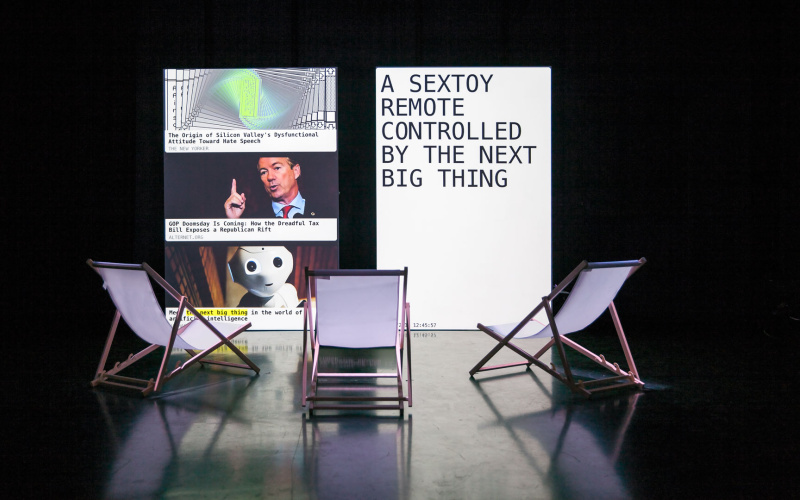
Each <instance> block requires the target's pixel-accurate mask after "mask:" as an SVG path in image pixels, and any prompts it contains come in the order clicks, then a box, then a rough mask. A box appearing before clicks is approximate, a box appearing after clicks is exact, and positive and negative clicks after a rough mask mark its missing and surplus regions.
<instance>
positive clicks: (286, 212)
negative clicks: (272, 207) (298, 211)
mask: <svg viewBox="0 0 800 500" xmlns="http://www.w3.org/2000/svg"><path fill="white" fill-rule="evenodd" d="M291 209H292V206H291V205H286V206H285V207H283V208H282V209H281V210H283V218H284V219H288V218H289V210H291Z"/></svg>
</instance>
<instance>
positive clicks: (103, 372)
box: [87, 259, 260, 396]
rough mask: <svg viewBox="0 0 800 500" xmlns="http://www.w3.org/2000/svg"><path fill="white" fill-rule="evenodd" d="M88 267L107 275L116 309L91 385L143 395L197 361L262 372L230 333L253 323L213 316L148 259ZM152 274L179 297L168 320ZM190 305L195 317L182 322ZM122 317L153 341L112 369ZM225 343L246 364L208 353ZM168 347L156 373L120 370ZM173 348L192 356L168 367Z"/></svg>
mask: <svg viewBox="0 0 800 500" xmlns="http://www.w3.org/2000/svg"><path fill="white" fill-rule="evenodd" d="M87 264H89V267H91V268H92V269H94V270H95V271H96V272H97V274H99V275H100V277H102V278H103V288H105V289H106V290H107V291H108V293H109V295H110V296H111V300H112V301H113V302H114V305H115V306H116V307H117V311H116V314H115V315H114V319H113V321H112V323H111V329H110V331H109V332H108V338H107V339H106V345H105V348H104V349H103V355H102V356H101V358H100V363H99V364H98V366H97V372H96V373H95V377H94V380H92V386H93V387H97V386H99V385H104V386H113V387H123V388H128V389H136V390H139V391H141V393H142V395H143V396H147V395H149V394H151V393H153V392H158V391H160V390H161V388H162V387H163V386H164V383H165V382H167V381H168V380H170V379H172V378H173V377H175V376H177V375H179V374H180V373H182V372H184V371H185V370H186V369H187V368H188V367H190V366H192V365H194V364H195V363H202V364H214V365H221V366H227V367H235V368H243V369H250V370H253V371H254V372H256V374H258V373H259V371H260V370H259V368H258V366H256V365H255V363H253V362H252V361H250V359H249V358H248V357H247V356H245V355H244V354H243V353H242V352H241V351H240V350H239V348H238V347H236V346H235V345H233V343H232V342H231V339H233V338H234V337H236V336H237V335H239V334H240V333H242V332H243V331H245V330H247V329H248V328H250V323H231V322H211V321H208V320H207V319H206V318H205V317H203V315H202V314H200V313H199V312H198V311H197V309H195V307H194V306H193V305H192V304H190V303H189V301H188V300H187V299H186V297H184V296H182V295H181V294H180V293H178V291H177V290H175V288H173V287H172V286H171V285H170V284H169V283H167V282H166V280H164V278H162V277H161V276H159V275H158V273H156V272H155V271H154V270H153V269H152V268H151V267H150V266H148V265H147V264H146V263H143V264H115V263H109V262H95V261H92V260H91V259H90V260H88V261H87ZM151 280H152V281H155V282H156V283H157V284H158V285H160V286H161V287H162V288H163V289H164V290H166V292H167V293H169V294H170V295H171V296H172V297H173V298H175V300H177V301H179V306H178V313H177V315H176V317H175V320H174V321H173V322H172V323H171V324H170V322H169V321H167V319H166V317H165V315H164V311H163V310H162V309H161V306H160V305H159V303H158V300H157V299H156V296H155V293H154V291H153V286H152V284H151ZM187 310H188V311H189V312H190V313H191V314H193V315H194V316H195V318H196V319H194V320H192V321H189V322H187V323H186V324H184V325H181V318H182V317H183V314H184V311H187ZM120 318H122V319H124V320H125V323H127V325H128V326H129V327H130V328H131V330H133V332H134V333H136V335H138V336H139V337H140V338H141V339H142V340H144V341H145V342H147V343H149V344H150V345H149V346H147V347H146V348H144V349H143V350H141V351H140V352H138V353H137V354H131V355H130V356H129V357H128V359H126V360H124V361H122V362H117V363H116V364H114V366H113V367H112V368H111V369H108V370H107V369H106V362H107V361H108V356H109V353H110V351H111V346H112V344H113V342H114V336H115V334H116V331H117V326H118V325H119V320H120ZM221 346H226V347H227V348H228V349H230V350H231V352H233V353H234V354H236V355H237V356H238V357H239V358H240V359H241V360H242V361H243V362H244V364H238V363H230V362H226V361H216V360H211V359H206V356H208V355H209V354H211V353H212V352H214V351H215V350H216V349H217V348H219V347H221ZM160 347H165V348H166V350H165V351H164V355H163V358H162V360H161V367H160V368H159V370H158V372H157V374H156V377H155V379H149V380H148V379H139V378H135V377H127V376H122V375H119V373H120V372H121V371H122V370H124V369H125V368H127V367H129V366H131V365H132V364H134V363H135V362H137V361H139V360H141V359H142V358H144V357H146V356H147V355H148V354H150V353H152V352H153V351H155V350H157V349H159V348H160ZM173 348H175V349H183V350H185V351H186V352H187V353H188V354H189V356H190V358H189V359H188V360H186V361H184V362H183V363H179V364H178V365H177V367H176V368H175V369H173V370H172V371H168V369H167V364H168V362H169V357H170V354H171V353H172V350H173Z"/></svg>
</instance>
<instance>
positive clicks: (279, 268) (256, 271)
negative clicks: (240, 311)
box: [228, 246, 300, 307]
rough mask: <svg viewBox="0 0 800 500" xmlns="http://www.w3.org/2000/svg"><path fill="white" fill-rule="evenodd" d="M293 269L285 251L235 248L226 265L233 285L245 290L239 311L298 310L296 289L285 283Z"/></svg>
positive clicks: (290, 255)
mask: <svg viewBox="0 0 800 500" xmlns="http://www.w3.org/2000/svg"><path fill="white" fill-rule="evenodd" d="M293 269H294V258H293V257H292V254H291V252H289V250H287V249H286V247H282V246H243V247H239V248H238V249H237V250H236V251H235V252H234V254H233V256H232V257H231V258H230V260H229V261H228V271H229V272H230V275H231V279H232V280H233V282H234V283H237V284H239V285H241V286H242V287H244V288H246V289H247V293H246V294H245V295H244V296H242V298H241V300H240V301H239V307H298V306H299V305H300V300H299V299H298V297H297V289H295V287H294V285H292V284H291V283H287V282H286V280H287V279H288V278H289V276H290V275H291V274H292V270H293Z"/></svg>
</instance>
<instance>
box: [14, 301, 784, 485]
mask: <svg viewBox="0 0 800 500" xmlns="http://www.w3.org/2000/svg"><path fill="white" fill-rule="evenodd" d="M620 314H622V313H620ZM623 322H624V319H623ZM93 328H95V327H94V326H93ZM96 328H102V327H100V326H97V327H96ZM106 328H107V326H106ZM727 328H728V327H725V329H723V327H718V330H715V329H714V327H697V328H696V329H694V330H692V329H691V328H690V327H682V328H680V329H677V330H678V331H673V330H670V329H667V328H663V327H662V328H660V329H658V328H653V327H645V326H641V325H633V326H631V325H626V333H627V335H628V340H629V342H630V345H631V349H632V351H633V354H634V357H635V360H636V364H637V367H638V369H639V372H640V374H641V376H642V378H643V379H644V381H645V383H646V386H645V388H644V390H642V391H638V392H637V391H634V392H631V391H628V392H621V393H617V394H609V395H605V396H602V397H597V398H596V399H590V400H585V399H583V398H581V397H579V396H574V395H572V394H570V393H569V392H568V391H567V390H566V389H565V388H564V387H563V386H562V385H561V384H559V383H557V382H555V381H554V380H553V379H552V378H551V377H550V376H549V375H547V374H546V373H544V372H542V371H540V370H538V369H534V370H532V371H531V370H525V369H524V367H523V368H512V369H508V370H504V371H495V372H488V373H485V374H479V375H477V376H476V377H475V378H474V379H471V378H470V376H469V373H468V371H469V369H470V368H471V367H472V366H473V365H474V364H475V363H476V362H477V360H479V359H480V358H481V357H482V356H483V354H485V353H486V352H487V351H488V350H489V349H490V348H491V347H492V346H493V341H492V340H491V339H490V338H489V337H487V336H486V335H484V334H482V333H480V332H477V331H457V332H441V331H439V332H412V363H413V365H412V367H413V372H412V373H413V407H412V408H410V409H407V410H406V412H405V414H404V415H403V416H402V417H400V416H399V415H398V412H396V411H384V412H349V413H342V414H336V413H334V412H322V411H319V412H315V413H314V415H313V416H309V415H308V412H307V411H304V409H303V408H302V407H301V405H300V395H301V377H300V370H301V366H302V364H301V363H302V358H301V356H302V332H247V333H246V334H244V336H243V337H241V338H240V339H241V342H240V346H241V345H243V346H244V347H243V349H246V353H247V354H248V355H249V356H250V357H251V358H252V359H253V360H254V361H255V362H256V363H257V364H258V365H260V367H261V369H262V372H261V375H260V376H252V375H250V374H243V373H242V372H237V371H236V370H230V369H215V368H202V369H201V368H198V367H194V368H192V369H191V370H190V371H189V372H188V373H186V374H184V375H181V376H180V377H178V378H176V379H174V380H173V381H171V382H169V383H168V384H167V385H166V387H165V390H164V391H163V392H162V393H159V394H157V395H155V396H151V397H149V398H141V397H139V396H137V395H135V394H131V393H128V392H120V391H114V390H104V389H92V388H90V387H89V383H88V382H89V380H90V379H91V378H92V375H93V373H94V369H95V365H96V363H97V360H98V359H99V354H100V351H101V350H102V342H103V337H104V335H105V331H97V332H94V333H95V334H93V335H91V337H92V339H93V340H96V342H90V341H88V340H87V341H86V342H84V343H82V344H80V345H79V346H78V347H79V348H75V347H72V348H67V349H66V352H64V353H63V354H64V357H61V356H59V357H58V358H57V360H52V364H50V366H41V367H30V368H29V371H30V372H36V374H35V375H31V378H29V379H28V381H27V382H28V383H26V384H24V385H25V386H26V387H28V388H27V390H26V391H25V393H24V394H22V393H21V392H20V388H19V387H16V388H14V389H12V390H10V391H6V398H5V413H6V414H7V415H9V416H12V418H11V421H12V422H13V423H12V425H11V426H6V431H8V432H10V433H11V436H10V437H11V439H10V440H9V441H7V442H11V441H13V443H14V444H18V445H19V446H15V447H13V448H12V449H13V453H9V448H6V460H13V461H14V463H15V464H16V465H21V467H22V468H23V470H26V471H29V472H31V471H33V472H34V476H33V477H35V478H36V479H35V480H30V479H27V480H16V481H15V480H13V479H9V482H8V486H7V488H6V490H7V491H9V489H10V491H11V492H12V493H15V495H16V496H15V497H32V498H135V499H141V498H215V499H217V498H287V499H289V498H298V499H303V498H346V499H353V498H377V499H393V498H423V499H427V498H452V499H462V498H478V499H483V498H486V499H492V498H502V499H505V498H545V499H548V498H592V499H594V498H614V499H618V498H620V499H621V498H642V499H645V498H646V499H650V498H756V497H759V498H761V497H763V498H787V497H791V496H795V495H796V494H797V491H798V490H797V488H798V486H800V484H798V483H799V482H800V481H799V480H798V477H800V476H798V472H800V471H799V470H798V468H797V466H796V463H797V462H798V460H797V459H796V456H797V452H796V450H797V430H796V429H797V427H798V423H800V422H799V421H798V416H800V411H798V403H797V396H798V386H797V382H798V376H797V374H796V371H797V366H798V363H797V361H798V354H797V351H798V347H800V342H796V341H795V340H796V339H794V338H792V337H791V336H790V335H783V336H781V337H778V338H776V337H775V336H767V335H764V333H763V332H761V331H757V330H754V329H751V328H750V327H749V326H741V331H739V332H734V331H731V330H728V329H727ZM106 331H107V330H106ZM790 333H791V332H790ZM120 335H121V336H122V337H120V338H123V337H124V336H125V335H123V333H120ZM127 336H128V340H127V342H128V346H125V345H124V343H123V347H130V348H131V349H133V348H135V347H138V344H137V343H136V342H138V341H135V340H131V339H130V335H127ZM87 337H88V335H87ZM573 337H574V338H575V339H576V340H578V341H579V342H581V343H583V344H584V345H586V346H587V347H590V348H592V349H593V350H595V352H600V353H604V354H605V355H606V356H607V357H608V358H609V359H614V358H619V359H623V358H622V357H621V353H620V352H619V350H618V348H617V347H615V346H614V344H613V340H615V337H614V333H613V327H611V325H610V322H608V323H607V322H604V321H602V320H601V321H598V322H597V323H595V325H593V326H592V327H590V329H589V331H587V332H582V333H580V334H577V336H573ZM721 338H727V339H728V340H727V341H725V342H721V341H720V339H721ZM732 339H735V340H732ZM525 342H528V343H527V344H525ZM537 342H541V341H539V340H530V341H522V342H521V343H522V344H523V345H526V346H527V347H529V348H531V349H534V348H535V345H536V343H537ZM94 344H96V345H94ZM92 347H94V350H93V349H92ZM226 356H230V354H221V358H222V359H224V358H226ZM376 356H377V358H380V356H381V354H380V353H377V355H376ZM502 357H503V358H504V359H506V360H508V361H515V360H516V357H515V355H514V354H513V353H511V352H510V351H508V352H505V353H504V354H503V355H502ZM377 358H376V359H377ZM345 361H346V360H344V361H341V362H345ZM573 361H574V363H576V364H575V370H576V373H577V375H579V376H580V375H587V374H589V375H591V374H595V373H599V369H596V368H595V367H594V366H595V365H593V364H592V363H589V362H585V363H581V362H580V361H579V360H578V358H575V359H574V360H573ZM327 362H330V363H334V364H335V363H337V362H338V361H337V355H336V354H335V353H333V354H331V355H330V356H328V359H327ZM555 363H556V364H557V365H558V362H555ZM144 368H154V366H152V365H151V366H149V367H147V366H146V367H144ZM45 380H46V382H45ZM7 470H8V469H7Z"/></svg>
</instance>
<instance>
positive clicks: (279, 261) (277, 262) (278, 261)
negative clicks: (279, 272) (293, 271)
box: [272, 257, 283, 267]
mask: <svg viewBox="0 0 800 500" xmlns="http://www.w3.org/2000/svg"><path fill="white" fill-rule="evenodd" d="M272 265H273V266H275V267H281V266H282V265H283V259H281V258H280V257H275V258H274V259H272Z"/></svg>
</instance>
